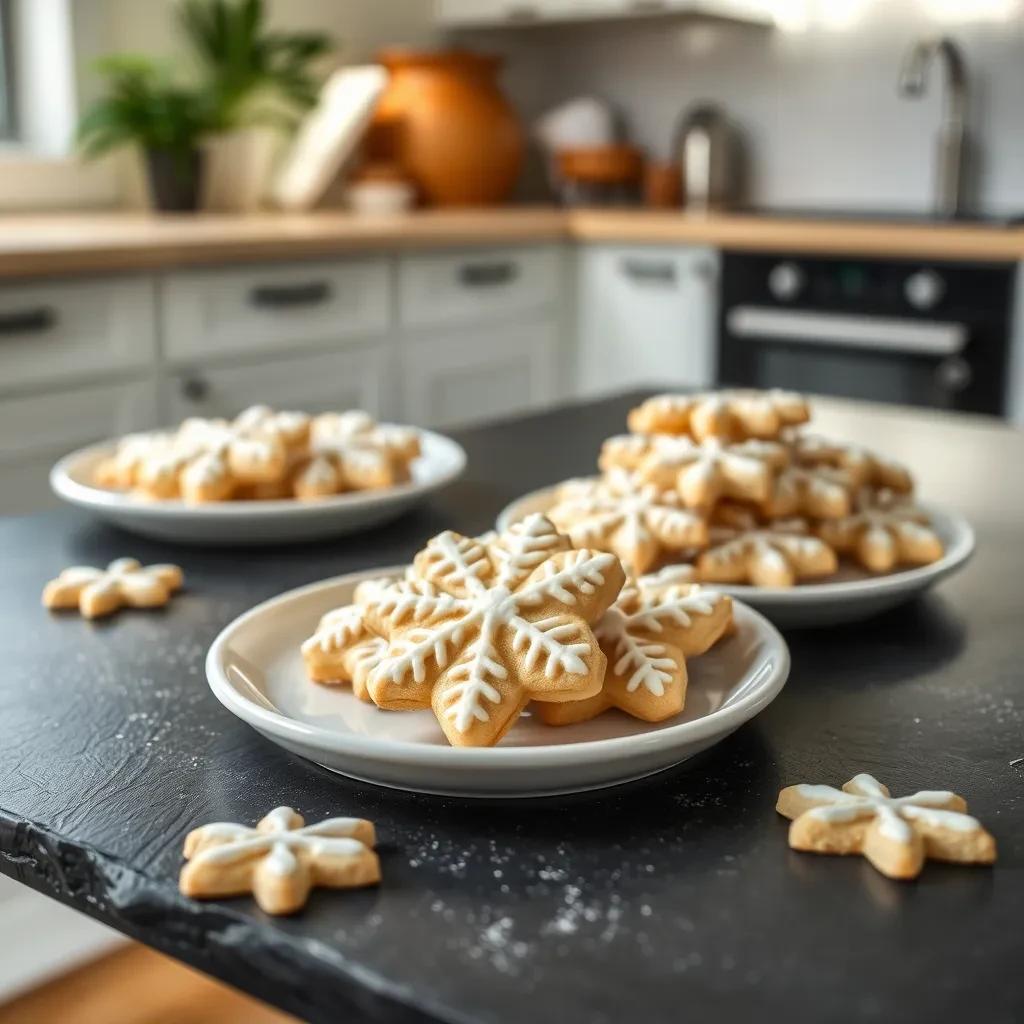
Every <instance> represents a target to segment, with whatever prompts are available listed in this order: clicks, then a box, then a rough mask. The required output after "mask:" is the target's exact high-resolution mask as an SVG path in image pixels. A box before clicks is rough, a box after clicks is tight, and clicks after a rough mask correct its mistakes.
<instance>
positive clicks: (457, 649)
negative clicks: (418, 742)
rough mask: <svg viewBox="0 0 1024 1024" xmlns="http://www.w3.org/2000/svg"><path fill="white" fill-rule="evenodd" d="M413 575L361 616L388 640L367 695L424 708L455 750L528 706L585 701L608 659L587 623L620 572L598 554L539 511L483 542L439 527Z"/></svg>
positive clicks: (483, 741) (485, 737) (487, 740)
mask: <svg viewBox="0 0 1024 1024" xmlns="http://www.w3.org/2000/svg"><path fill="white" fill-rule="evenodd" d="M414 569H415V573H416V575H417V576H418V577H419V582H418V583H417V582H415V581H405V582H406V586H404V587H403V586H401V585H398V584H396V585H392V586H390V587H385V588H383V589H382V590H381V592H380V593H379V594H376V595H375V596H374V597H373V599H372V600H371V601H369V602H368V604H367V611H366V614H367V622H368V623H369V624H370V626H371V628H372V629H373V630H374V631H375V632H376V633H378V634H379V635H381V636H383V637H384V638H385V639H386V640H387V641H388V648H387V652H386V654H385V656H384V658H383V659H382V661H381V663H380V664H379V665H378V666H377V667H376V668H375V669H374V670H373V671H372V672H371V673H370V677H369V681H368V687H369V691H370V696H371V697H372V698H373V700H374V702H375V703H376V704H378V705H379V706H380V707H383V708H387V709H391V710H405V709H411V708H422V707H432V708H433V710H434V714H435V715H436V716H437V719H438V721H439V722H440V724H441V728H442V729H443V730H444V733H445V735H446V736H447V737H448V740H449V742H450V743H452V744H453V745H455V746H491V745H493V744H495V743H497V742H498V741H499V740H500V739H501V737H502V736H504V734H505V733H506V732H507V731H508V729H509V728H511V726H512V725H513V724H514V723H515V721H516V719H518V717H519V714H520V712H521V711H522V709H523V707H525V705H526V703H527V701H529V700H531V699H533V700H540V701H562V700H573V699H580V698H583V697H588V696H592V695H593V694H594V693H596V692H597V691H598V690H599V689H600V687H601V683H602V680H603V679H604V670H605V657H604V655H603V654H602V652H601V650H600V647H599V646H598V643H597V640H596V639H595V637H594V635H593V633H592V631H591V628H590V624H591V623H593V622H596V621H597V620H598V619H599V618H600V617H601V615H603V614H604V612H605V610H606V609H607V608H608V607H609V605H611V603H612V602H613V601H614V600H615V598H616V597H617V596H618V593H619V591H620V590H621V588H622V584H623V581H624V579H625V576H624V574H623V571H622V566H621V565H620V563H619V560H618V559H617V558H616V557H615V556H614V555H611V554H608V553H606V552H597V551H590V550H586V549H583V550H577V549H573V548H572V547H571V545H570V543H569V540H568V538H566V537H564V536H563V535H561V534H559V533H558V531H557V530H556V529H555V527H554V525H553V524H552V523H551V522H550V521H549V520H548V519H546V518H545V517H544V516H541V515H531V516H529V517H527V518H526V519H524V520H523V521H522V522H521V523H517V524H516V525H515V526H513V527H511V528H510V529H509V530H507V531H505V532H504V533H501V534H499V535H498V536H497V537H496V539H494V540H493V541H492V543H490V544H489V545H485V544H482V543H481V542H480V541H479V540H477V539H475V538H471V537H463V536H461V535H459V534H457V533H453V532H451V531H446V532H445V533H442V534H439V535H438V536H437V537H434V538H433V540H431V541H430V542H429V543H428V544H427V546H426V547H425V548H424V549H423V550H422V551H420V553H419V554H418V555H417V556H416V558H415V561H414Z"/></svg>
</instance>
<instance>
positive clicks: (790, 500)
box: [760, 466, 854, 519]
mask: <svg viewBox="0 0 1024 1024" xmlns="http://www.w3.org/2000/svg"><path fill="white" fill-rule="evenodd" d="M853 490H854V486H853V481H852V480H851V479H850V477H849V474H848V473H846V472H845V471H844V470H841V469H833V468H832V467H830V466H787V467H786V468H785V469H783V470H782V471H781V472H780V473H779V474H778V476H776V477H775V479H774V481H773V482H772V492H771V495H770V496H769V498H768V500H767V501H765V502H763V503H762V504H761V506H760V510H761V513H762V514H763V515H764V516H765V517H766V518H768V519H784V518H788V517H789V516H810V517H812V518H814V519H836V518H838V517H840V516H845V515H849V514H850V511H851V509H852V508H853V497H852V495H853Z"/></svg>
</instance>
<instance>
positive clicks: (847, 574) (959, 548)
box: [498, 487, 974, 629]
mask: <svg viewBox="0 0 1024 1024" xmlns="http://www.w3.org/2000/svg"><path fill="white" fill-rule="evenodd" d="M554 496H555V488H554V487H545V488H543V489H541V490H539V491H531V492H530V493H529V494H524V495H523V496H522V497H521V498H517V499H516V500H515V501H513V502H512V503H511V504H510V505H507V506H506V507H505V508H504V509H502V511H501V513H500V514H499V515H498V529H499V530H506V529H508V527H509V526H511V525H512V524H513V523H517V522H519V520H520V519H522V518H524V517H525V516H527V515H529V514H530V513H531V512H547V510H548V509H549V508H551V506H552V504H553V503H554ZM921 508H922V509H923V510H924V511H925V512H926V513H927V514H928V516H929V517H930V519H931V521H932V528H933V529H934V530H935V532H936V533H937V534H938V535H939V537H940V538H941V539H942V543H943V545H944V546H945V549H946V553H945V555H943V557H942V558H940V559H939V560H938V561H937V562H933V563H932V564H931V565H923V566H920V567H918V568H916V569H904V570H900V571H898V572H893V573H889V574H888V575H885V576H869V575H868V574H867V573H865V572H862V571H861V570H859V569H857V568H855V567H852V566H845V565H844V566H843V567H842V568H841V569H840V571H839V572H838V573H836V575H835V576H833V577H832V578H831V579H830V580H829V581H828V582H825V583H801V584H800V585H799V586H796V587H751V586H741V585H737V584H731V583H715V584H714V587H715V589H716V590H721V591H723V592H724V593H726V594H732V595H733V597H736V598H739V599H740V600H741V601H745V602H746V603H747V604H749V605H751V606H753V607H754V608H756V609H757V610H758V611H760V612H763V613H764V614H765V615H767V616H768V618H769V619H771V620H772V622H774V623H775V624H776V625H777V626H782V627H783V628H793V629H799V628H804V627H807V626H837V625H840V624H841V623H844V622H858V621H860V620H861V619H867V618H870V617H871V616H872V615H877V614H878V613H879V612H884V611H888V610H889V609H890V608H895V607H896V606H897V605H900V604H903V603H904V602H905V601H909V600H910V599H911V598H912V597H915V596H916V595H918V594H920V593H921V592H922V591H925V590H927V589H928V588H929V587H931V586H934V585H935V584H936V583H938V582H939V580H941V579H944V578H945V577H946V576H949V575H951V574H952V573H954V572H956V571H957V570H958V569H960V568H961V567H962V566H963V565H964V563H965V562H966V561H967V560H968V559H969V558H970V557H971V554H972V553H973V552H974V530H973V529H971V524H970V523H968V522H967V520H966V519H964V518H963V516H959V515H956V514H955V513H952V512H944V511H942V510H941V509H937V508H932V507H930V506H927V505H922V506H921Z"/></svg>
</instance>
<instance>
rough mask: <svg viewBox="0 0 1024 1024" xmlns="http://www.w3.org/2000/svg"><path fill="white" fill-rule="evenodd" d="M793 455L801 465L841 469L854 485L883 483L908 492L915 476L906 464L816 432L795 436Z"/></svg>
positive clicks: (792, 444)
mask: <svg viewBox="0 0 1024 1024" xmlns="http://www.w3.org/2000/svg"><path fill="white" fill-rule="evenodd" d="M791 447H792V450H793V456H794V458H795V459H796V461H797V462H798V463H799V464H800V465H804V466H831V467H832V468H833V469H841V470H842V471H843V472H844V473H845V474H846V475H847V477H848V478H849V480H850V482H851V484H852V485H853V487H855V488H860V487H880V488H886V489H888V490H891V491H896V492H897V493H899V494H909V493H910V492H911V491H913V489H914V480H913V477H911V475H910V472H909V471H908V470H907V469H906V467H905V466H902V465H900V464H899V463H898V462H894V461H893V460H892V459H887V458H885V457H884V456H881V455H877V454H875V453H874V452H871V451H868V449H867V448H862V447H860V446H859V445H854V444H840V443H839V442H836V441H829V440H828V439H826V438H824V437H818V436H817V435H815V434H799V435H797V436H796V437H795V438H793V440H792V443H791Z"/></svg>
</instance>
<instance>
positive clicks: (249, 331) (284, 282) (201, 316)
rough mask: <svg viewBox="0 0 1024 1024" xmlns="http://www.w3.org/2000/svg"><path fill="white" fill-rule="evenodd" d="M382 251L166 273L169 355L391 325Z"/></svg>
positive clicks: (177, 357)
mask: <svg viewBox="0 0 1024 1024" xmlns="http://www.w3.org/2000/svg"><path fill="white" fill-rule="evenodd" d="M391 303H392V299H391V266H390V263H389V261H388V260H387V259H386V258H384V257H374V258H370V259H353V260H337V261H323V262H313V261H311V262H306V263H272V264H266V265H257V266H246V267H229V268H224V269H210V270H195V271H187V272H185V271H183V272H180V273H172V274H168V275H167V276H166V278H164V281H163V288H162V302H161V309H162V323H163V338H164V352H165V355H166V356H167V358H168V359H170V360H172V361H175V362H178V361H181V360H198V359H204V360H206V359H209V360H217V359H221V360H222V359H223V358H224V357H226V356H237V355H241V354H247V353H257V354H258V353H260V352H268V351H273V350H282V349H285V348H288V347H301V346H318V347H329V346H335V345H342V344H345V343H358V342H359V341H360V340H362V339H363V338H366V337H367V336H370V335H374V334H380V333H382V332H384V331H386V330H387V329H388V327H389V326H390V319H391Z"/></svg>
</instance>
